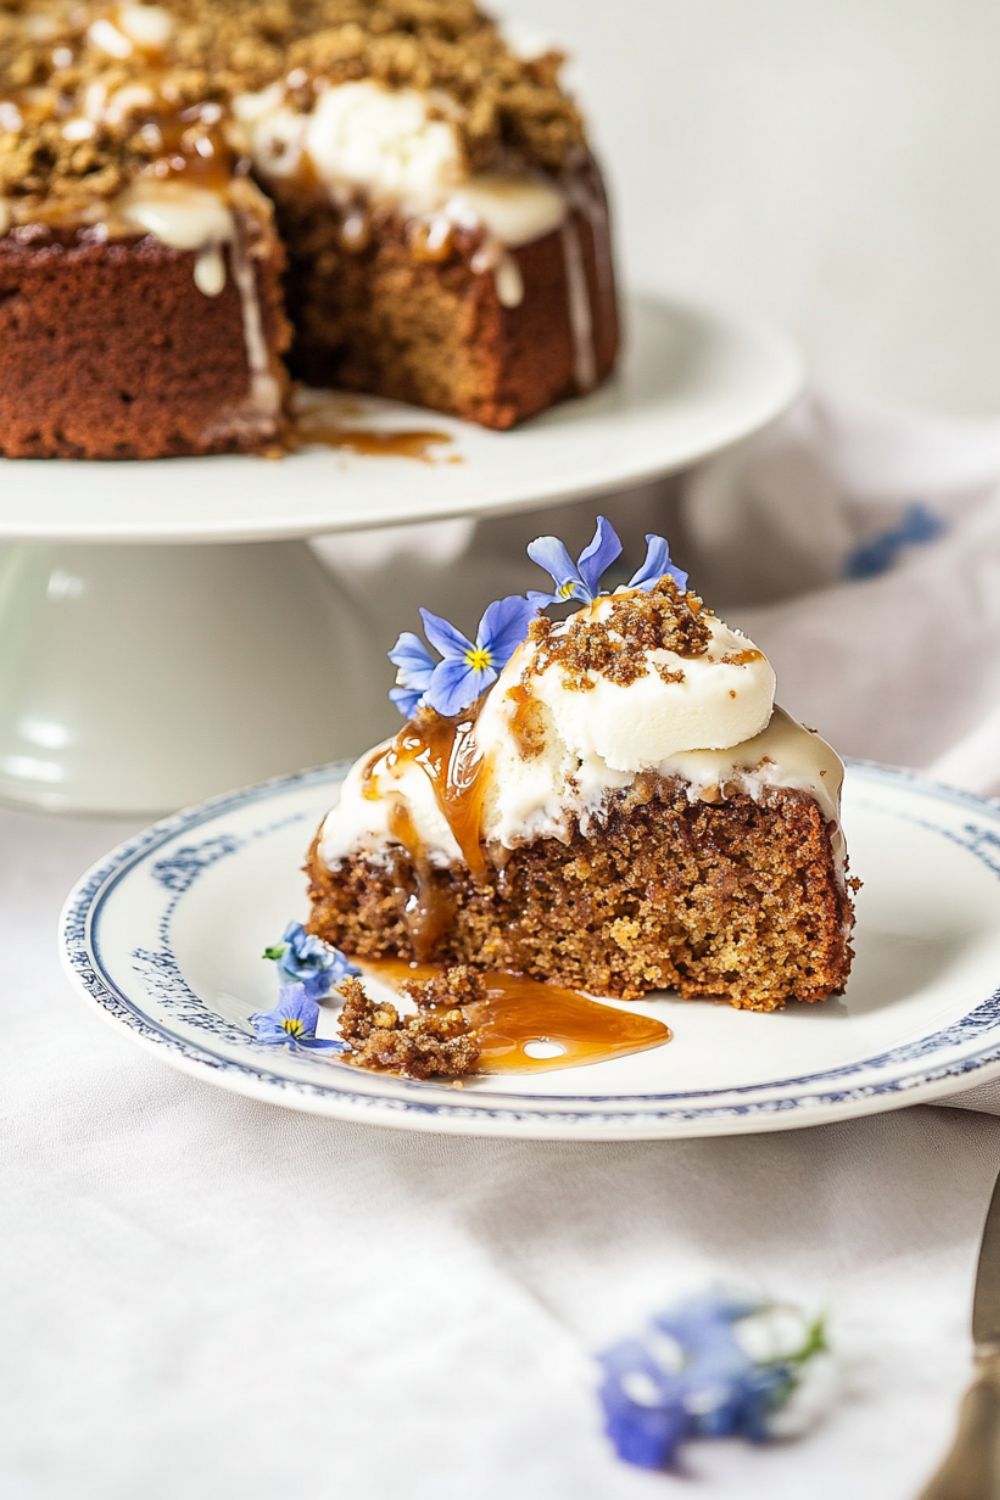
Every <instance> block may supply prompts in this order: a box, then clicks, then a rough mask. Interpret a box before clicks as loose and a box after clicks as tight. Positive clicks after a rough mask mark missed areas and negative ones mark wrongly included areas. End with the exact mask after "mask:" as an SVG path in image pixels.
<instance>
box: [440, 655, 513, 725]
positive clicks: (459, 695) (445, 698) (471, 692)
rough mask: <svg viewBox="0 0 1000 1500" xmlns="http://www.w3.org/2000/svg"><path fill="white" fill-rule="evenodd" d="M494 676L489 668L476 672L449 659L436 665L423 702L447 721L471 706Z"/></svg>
mask: <svg viewBox="0 0 1000 1500" xmlns="http://www.w3.org/2000/svg"><path fill="white" fill-rule="evenodd" d="M496 678H497V674H496V672H495V671H493V669H492V667H491V668H488V669H487V670H486V671H485V672H477V671H476V670H475V668H474V667H470V666H469V664H468V662H467V661H465V660H464V659H463V660H457V659H456V658H454V657H452V658H451V660H449V661H442V662H439V663H438V665H437V666H436V667H435V668H434V676H433V677H432V678H431V685H430V687H429V688H428V690H427V701H428V703H429V704H430V705H431V707H432V708H433V709H436V710H437V712H438V713H439V714H442V715H443V716H444V718H446V719H451V718H453V717H454V716H455V714H460V713H461V712H462V710H463V709H466V708H469V707H470V705H471V704H473V703H475V701H476V699H477V698H478V697H479V695H480V693H482V692H484V691H485V689H486V688H488V687H489V685H490V683H491V682H495V681H496Z"/></svg>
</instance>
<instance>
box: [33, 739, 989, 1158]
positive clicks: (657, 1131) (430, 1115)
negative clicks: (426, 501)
mask: <svg viewBox="0 0 1000 1500" xmlns="http://www.w3.org/2000/svg"><path fill="white" fill-rule="evenodd" d="M349 766H350V762H347V761H341V762H334V763H331V764H327V765H322V766H316V767H311V768H308V769H305V770H301V771H296V772H293V773H290V774H286V775H280V776H276V777H272V778H270V779H269V780H267V781H264V782H259V783H256V784H254V785H251V786H248V787H243V788H239V789H237V790H234V791H230V792H224V793H221V794H219V795H217V796H215V797H212V798H210V799H208V800H207V801H205V802H203V803H200V804H198V805H196V806H193V807H189V808H185V809H182V810H181V811H179V812H177V813H175V814H172V815H170V816H168V817H166V818H163V819H160V820H159V821H158V822H156V823H154V824H152V825H151V826H150V827H148V828H146V829H144V830H142V831H141V832H140V833H138V834H136V835H134V836H132V837H131V838H129V839H126V840H125V841H124V842H123V843H122V844H120V845H119V846H118V847H117V848H116V849H114V850H112V851H111V852H110V853H109V854H108V855H107V856H105V857H104V858H103V859H101V860H99V861H98V862H97V863H96V864H94V865H93V866H92V867H91V868H90V869H89V870H88V871H87V872H86V873H85V874H84V875H83V876H82V877H81V878H80V880H79V881H78V882H77V883H76V885H75V886H74V888H73V890H72V891H71V892H70V894H69V896H68V898H67V901H66V903H65V906H64V909H63V912H62V916H61V918H60V944H61V950H62V957H63V962H64V966H65V968H66V971H67V973H68V975H69V977H70V978H71V980H72V982H73V984H74V986H75V987H76V988H77V990H78V991H79V992H80V993H81V994H82V995H83V996H84V998H85V999H87V1000H88V1001H89V1002H90V1003H92V1004H93V1005H94V1006H96V1008H97V1009H98V1010H99V1012H100V1013H101V1014H102V1015H103V1016H104V1018H105V1019H106V1020H108V1021H109V1022H110V1023H111V1024H113V1025H115V1026H118V1027H120V1026H124V1027H125V1028H126V1029H127V1030H128V1031H129V1032H130V1034H131V1035H132V1036H133V1038H134V1039H135V1040H136V1041H137V1042H139V1043H140V1044H142V1045H144V1046H146V1047H148V1048H151V1049H153V1050H155V1051H156V1052H157V1053H158V1054H159V1055H160V1056H161V1058H162V1060H164V1061H168V1062H170V1063H171V1064H172V1065H173V1066H175V1067H177V1068H179V1069H180V1070H181V1071H183V1072H186V1073H188V1074H191V1075H194V1076H197V1077H200V1078H202V1079H207V1080H208V1081H211V1082H214V1083H216V1084H218V1085H220V1086H222V1087H226V1088H228V1089H231V1090H233V1091H236V1092H239V1093H243V1094H246V1095H250V1096H252V1097H257V1098H261V1099H266V1100H268V1101H270V1102H275V1103H279V1104H282V1105H284V1106H285V1107H289V1108H293V1109H300V1110H305V1111H308V1112H312V1113H317V1114H325V1115H330V1116H334V1117H346V1118H353V1119H356V1120H364V1121H366V1122H368V1123H378V1124H382V1125H390V1126H396V1127H398V1128H416V1129H421V1130H430V1131H439V1132H447V1133H475V1134H494V1135H521V1136H528V1137H531V1136H537V1137H542V1138H545V1137H548V1138H557V1139H574V1138H576V1139H594V1140H599V1139H615V1138H626V1139H643V1138H655V1137H662V1136H693V1135H708V1134H731V1133H744V1132H755V1131H767V1130H777V1129H789V1128H803V1127H807V1126H812V1125H816V1124H822V1123H826V1122H833V1121H835V1120H838V1119H843V1118H849V1117H852V1116H857V1115H863V1114H870V1113H876V1112H881V1111H884V1110H890V1109H894V1108H901V1107H904V1106H905V1105H907V1104H910V1103H917V1102H924V1101H928V1100H933V1099H935V1098H941V1097H944V1096H947V1095H949V1094H953V1093H955V1092H958V1091H961V1090H963V1089H967V1088H971V1087H974V1086H977V1085H979V1084H981V1083H987V1082H991V1081H993V1079H994V1078H1000V988H998V989H996V990H994V991H993V993H992V994H990V995H989V996H987V997H986V998H985V999H982V998H981V999H980V1001H979V1003H978V1004H976V1005H974V1006H973V1008H972V1009H970V1011H969V1012H968V1013H967V1014H966V1015H965V1016H963V1017H962V1018H960V1020H959V1021H958V1022H956V1023H955V1024H953V1025H952V1026H950V1027H948V1028H946V1029H945V1030H944V1031H943V1032H941V1033H940V1034H937V1035H932V1036H930V1037H926V1038H923V1039H922V1040H921V1042H920V1043H919V1045H917V1046H912V1045H911V1046H910V1047H909V1048H901V1049H893V1051H892V1052H891V1053H889V1054H886V1055H885V1056H884V1057H882V1058H874V1059H865V1060H864V1061H863V1062H862V1063H859V1064H852V1065H849V1066H846V1067H840V1068H832V1069H829V1070H824V1071H822V1072H816V1073H811V1074H809V1075H806V1076H802V1077H798V1078H789V1079H780V1080H774V1081H769V1082H768V1083H764V1084H752V1085H748V1086H747V1087H745V1088H739V1087H736V1088H733V1087H730V1088H725V1089H721V1090H718V1091H716V1092H718V1094H719V1095H720V1096H724V1097H725V1098H726V1100H727V1102H726V1103H714V1104H713V1103H712V1102H710V1101H711V1094H712V1092H713V1091H706V1090H704V1089H701V1090H697V1091H693V1092H688V1093H684V1092H678V1091H674V1092H672V1093H669V1094H649V1093H642V1094H628V1095H626V1094H613V1093H609V1094H597V1095H595V1094H588V1095H552V1096H548V1095H543V1094H537V1093H530V1094H519V1093H510V1094H499V1093H493V1092H491V1093H489V1094H480V1095H476V1094H474V1093H469V1094H466V1095H465V1096H464V1097H463V1096H459V1095H458V1094H457V1092H456V1091H453V1090H450V1089H447V1088H443V1087H442V1086H439V1085H427V1084H419V1083H414V1082H410V1081H407V1080H395V1079H394V1080H392V1082H393V1085H394V1086H396V1093H395V1094H394V1095H393V1096H389V1095H385V1094H372V1093H368V1092H362V1091H359V1090H358V1089H357V1088H352V1087H351V1086H350V1084H351V1082H352V1076H351V1074H350V1073H348V1072H347V1070H346V1069H343V1068H340V1069H338V1070H337V1075H338V1076H336V1077H331V1076H326V1077H323V1078H322V1080H321V1081H320V1080H319V1079H317V1081H315V1082H314V1081H312V1080H306V1079H303V1078H301V1077H289V1076H288V1075H287V1074H286V1073H282V1072H281V1071H280V1069H278V1068H276V1067H274V1066H270V1065H269V1063H270V1062H271V1061H272V1059H267V1058H266V1057H261V1058H260V1059H259V1060H257V1059H255V1060H254V1061H253V1062H248V1061H247V1060H245V1059H243V1058H240V1059H237V1058H234V1057H233V1056H231V1055H226V1054H224V1053H221V1052H219V1051H218V1050H217V1049H214V1048H212V1047H211V1046H209V1045H208V1044H207V1043H205V1042H203V1041H202V1040H201V1039H200V1038H199V1039H197V1040H196V1039H194V1038H192V1037H191V1036H190V1034H181V1033H178V1032H176V1031H175V1030H173V1029H172V1028H171V1027H169V1026H167V1025H164V1024H163V1022H162V1021H160V1020H158V1019H156V1018H154V1017H152V1016H150V1014H149V1013H148V1010H147V1009H146V1008H145V1007H144V1005H143V1002H142V1000H141V998H140V999H136V998H135V996H133V995H130V994H129V993H127V992H126V991H125V989H123V987H122V986H121V985H120V984H119V983H117V982H116V981H115V979H114V978H113V977H112V975H111V974H110V973H108V971H107V969H106V968H105V966H104V964H103V963H102V960H101V956H100V941H99V939H100V913H101V909H102V905H103V902H104V899H105V898H106V896H107V895H108V893H109V892H110V890H111V889H113V887H114V886H115V885H116V884H117V883H118V882H119V881H121V880H123V879H125V878H126V877H127V876H128V875H129V873H130V872H132V871H134V870H135V869H137V868H139V867H142V866H143V865H145V864H147V863H148V861H149V860H150V859H151V857H152V856H153V855H155V853H156V852H157V850H158V849H161V848H162V847H163V846H164V845H165V844H167V843H169V842H170V841H171V840H174V839H176V838H177V836H178V835H182V834H188V833H192V832H194V831H195V830H197V829H200V828H203V827H205V826H206V825H208V824H211V823H212V822H213V821H214V820H217V819H219V818H220V817H222V816H224V815H225V814H227V813H232V812H234V811H236V810H239V809H242V808H246V807H249V806H252V805H253V804H259V803H267V802H269V801H270V800H271V799H273V798H277V797H280V796H282V795H284V794H285V793H288V792H293V791H296V790H301V789H312V788H314V787H320V786H324V787H326V786H329V787H330V788H331V789H335V788H336V786H337V785H338V784H339V783H340V781H342V779H343V777H344V775H345V774H346V772H347V770H348V769H349ZM848 766H849V774H850V776H851V777H852V779H853V781H854V782H857V781H858V780H859V779H860V780H861V781H864V782H866V783H868V784H869V785H870V786H872V787H876V788H877V787H878V786H879V785H880V784H881V785H883V786H885V785H889V786H892V787H897V788H899V787H901V788H904V789H906V790H909V791H912V792H914V793H916V794H917V795H918V796H921V797H924V798H929V799H930V800H931V801H932V802H943V803H947V804H950V805H952V806H956V807H959V808H961V809H963V810H965V811H968V812H971V813H975V814H978V815H979V816H980V817H985V818H986V819H987V820H988V822H989V823H990V824H992V825H993V828H992V829H991V830H988V831H986V830H975V829H973V830H972V831H973V832H974V833H976V834H977V835H978V836H979V837H980V838H983V837H985V838H988V839H989V840H991V847H990V849H989V850H987V852H986V855H985V856H984V854H983V852H982V850H981V849H976V848H974V847H972V845H970V844H966V845H965V847H967V848H968V849H969V851H970V852H972V853H976V854H977V855H978V857H979V858H980V859H981V860H983V861H984V862H985V863H987V864H988V866H989V868H990V870H991V871H992V873H993V875H994V876H995V877H996V879H997V881H998V882H1000V799H995V798H991V797H985V796H980V795H977V794H976V793H973V792H969V791H965V790H963V789H961V788H958V787H954V786H949V785H947V784H945V783H942V782H938V781H935V780H933V779H931V778H929V777H927V776H925V775H923V774H921V773H919V772H916V771H911V770H908V769H905V768H900V767H893V766H887V765H882V764H879V763H878V762H874V761H866V760H857V759H855V760H851V761H849V762H848ZM912 821H917V822H919V821H920V820H919V819H914V820H912ZM925 826H928V827H930V826H933V825H930V824H927V825H925ZM936 831H938V832H944V830H942V829H937V830H936ZM947 836H948V837H952V835H947ZM956 841H957V842H962V840H956ZM966 1034H967V1035H972V1034H975V1035H976V1036H977V1037H981V1039H982V1043H983V1044H982V1045H981V1046H977V1047H976V1048H975V1049H974V1051H972V1052H970V1053H966V1054H965V1055H963V1056H962V1057H960V1058H958V1059H953V1060H951V1061H944V1062H942V1061H940V1060H939V1061H938V1062H937V1063H936V1064H934V1063H933V1059H934V1056H935V1053H937V1054H940V1051H941V1048H942V1047H943V1046H945V1045H946V1044H950V1043H951V1042H953V1041H955V1040H956V1039H961V1038H962V1037H963V1035H966ZM246 1040H247V1042H248V1043H249V1042H250V1041H251V1040H252V1039H251V1037H250V1035H249V1033H247V1035H246ZM907 1051H909V1053H910V1054H911V1056H912V1060H913V1061H915V1062H918V1063H919V1065H918V1066H917V1067H916V1068H915V1069H914V1070H912V1071H910V1072H906V1073H905V1074H903V1075H900V1076H894V1077H885V1078H877V1079H874V1080H871V1081H867V1082H863V1083H858V1082H855V1083H854V1084H852V1083H851V1081H850V1080H851V1075H852V1074H853V1075H855V1076H857V1075H859V1074H863V1073H864V1072H865V1069H866V1068H869V1067H870V1066H875V1067H877V1066H879V1065H881V1064H883V1063H885V1062H888V1061H892V1062H898V1061H899V1060H900V1059H901V1058H902V1057H903V1056H904V1054H905V1053H906V1052H907ZM345 1073H347V1076H346V1077H344V1076H343V1075H344V1074H345ZM355 1076H356V1075H355ZM825 1082H829V1083H830V1084H833V1085H835V1086H834V1087H831V1088H829V1089H827V1090H826V1091H824V1092H814V1091H812V1088H811V1086H812V1085H815V1084H823V1083H825ZM806 1089H808V1090H809V1091H808V1092H803V1090H806ZM775 1090H788V1092H787V1093H785V1094H784V1095H783V1096H780V1097H761V1098H754V1097H752V1096H753V1095H755V1094H758V1095H764V1094H767V1095H769V1096H770V1095H772V1094H774V1092H775ZM429 1091H433V1092H434V1093H435V1095H436V1096H438V1097H435V1098H434V1099H430V1098H428V1097H427V1094H428V1092H429ZM796 1091H797V1092H796ZM441 1094H446V1095H447V1096H448V1097H446V1098H444V1099H442V1098H441V1097H439V1096H440V1095H441ZM740 1096H742V1097H740ZM459 1098H461V1102H458V1101H459ZM698 1100H701V1101H704V1102H702V1103H697V1102H696V1101H698ZM553 1106H558V1107H555V1108H553ZM616 1106H617V1107H616Z"/></svg>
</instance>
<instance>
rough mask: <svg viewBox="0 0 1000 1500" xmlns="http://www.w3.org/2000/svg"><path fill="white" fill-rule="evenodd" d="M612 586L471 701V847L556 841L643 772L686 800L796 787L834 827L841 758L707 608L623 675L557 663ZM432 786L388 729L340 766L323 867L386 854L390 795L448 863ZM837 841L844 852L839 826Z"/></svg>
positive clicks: (527, 645) (454, 850)
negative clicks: (689, 645) (474, 769)
mask: <svg viewBox="0 0 1000 1500" xmlns="http://www.w3.org/2000/svg"><path fill="white" fill-rule="evenodd" d="M623 597H624V596H623V594H622V593H619V594H618V595H615V596H611V597H605V598H602V599H600V600H598V601H597V602H596V603H595V604H593V605H589V606H586V608H585V609H584V610H581V611H579V612H578V614H576V615H574V616H571V617H570V619H569V620H568V621H566V622H564V623H563V625H561V626H556V627H554V629H553V630H552V632H551V633H550V634H549V636H548V637H547V638H541V639H536V638H535V637H532V638H529V639H528V640H527V641H525V642H524V643H523V644H522V645H521V646H519V647H518V649H517V650H516V651H515V653H514V655H513V656H512V657H511V659H510V661H509V662H508V664H507V666H506V667H505V668H504V670H503V672H502V673H501V674H500V677H499V678H498V680H497V682H496V683H495V684H494V686H493V687H492V689H491V690H490V692H489V693H488V695H487V696H486V698H485V700H484V701H483V702H482V705H481V707H480V711H479V714H478V718H476V719H475V723H474V725H473V727H472V728H471V729H470V730H469V736H470V738H471V739H472V740H473V741H474V744H473V745H472V746H471V747H470V745H469V744H468V743H466V745H465V746H464V747H463V757H462V758H463V762H464V765H465V766H466V768H467V767H468V765H469V764H470V761H471V760H472V759H473V758H474V757H475V756H478V758H479V762H478V763H479V771H478V774H477V776H476V778H475V789H474V790H475V796H476V797H477V799H478V818H479V834H480V838H481V841H482V843H483V844H484V845H485V846H486V847H487V848H490V847H492V848H493V849H494V850H496V849H501V850H502V849H515V848H517V847H518V846H519V845H521V844H524V843H529V842H532V841H533V840H535V839H539V838H556V839H560V840H563V841H566V840H568V839H569V838H570V837H572V834H573V832H574V829H575V828H576V827H577V826H579V827H580V829H581V830H582V831H583V832H584V833H585V834H586V833H588V832H589V831H591V829H592V827H593V826H594V825H595V824H598V825H599V824H600V822H601V821H602V819H603V817H604V816H606V813H607V810H608V806H609V801H610V799H611V798H613V797H614V795H615V794H616V793H621V792H622V791H624V790H625V789H626V788H628V787H629V786H630V785H631V784H632V783H633V782H634V781H635V779H636V777H637V776H639V775H642V774H649V773H653V774H655V775H659V776H662V777H664V778H669V777H677V778H680V779H681V780H682V781H683V782H684V783H686V785H687V795H688V797H689V798H690V800H691V801H697V800H699V799H703V800H707V801H717V800H721V798H722V797H723V796H724V795H726V789H727V788H730V787H736V788H737V789H738V790H740V791H742V792H745V793H747V794H748V795H750V796H752V797H754V798H755V799H757V800H759V799H760V798H761V796H762V795H763V794H764V792H765V789H766V788H769V787H787V788H791V789H794V790H798V791H803V792H806V793H807V794H809V795H810V796H812V797H814V798H815V799H816V801H817V802H818V804H819V806H820V808H821V810H822V812H823V814H824V816H825V817H826V818H827V819H828V820H830V821H831V822H832V823H834V824H835V825H839V798H840V788H841V783H842V778H843V766H842V764H841V762H840V760H839V758H838V757H837V755H836V754H835V752H834V751H833V750H832V749H831V748H830V746H829V745H827V744H826V743H825V742H824V741H823V740H821V739H820V738H819V736H818V735H816V734H814V733H813V732H812V731H811V730H808V729H805V728H804V727H803V726H801V725H799V724H797V723H796V722H795V721H794V720H793V719H791V718H790V717H789V716H788V715H787V714H785V713H784V712H783V711H782V710H781V709H775V707H774V690H775V677H774V671H773V669H772V667H771V665H770V663H769V662H768V661H767V659H766V657H765V656H764V655H763V653H762V652H761V651H759V650H758V649H757V647H756V646H754V644H753V642H752V641H750V640H749V639H748V638H747V637H746V636H744V635H742V634H741V633H740V632H739V631H737V630H733V629H731V628H730V627H729V626H728V625H726V624H724V623H723V622H722V621H721V620H719V619H718V618H716V617H715V616H714V615H710V614H708V613H707V612H706V613H705V615H704V616H703V619H702V622H701V623H702V625H703V627H704V631H705V633H706V635H707V641H706V640H703V641H702V643H701V649H700V650H699V651H698V654H695V655H691V654H680V653H679V652H677V651H675V650H672V649H666V648H655V649H649V650H646V651H643V652H641V653H638V656H639V658H640V660H638V662H637V663H634V664H633V665H634V668H635V670H634V671H633V672H632V673H629V674H625V676H626V677H629V678H630V680H616V679H615V676H614V675H611V674H608V673H602V672H600V671H586V672H582V673H581V672H580V671H578V670H577V671H574V670H570V669H569V668H568V667H567V663H566V660H565V658H564V657H562V656H561V655H560V652H559V649H558V647H559V645H560V643H561V642H562V641H563V640H564V639H565V637H566V634H567V632H569V631H570V630H572V629H576V630H579V629H580V628H581V627H582V628H584V629H586V628H587V626H588V625H589V624H593V623H600V622H604V624H605V625H606V624H607V621H608V617H609V615H610V612H611V610H612V606H613V604H614V602H615V600H621V599H622V598H623ZM553 647H555V648H556V649H553ZM643 667H644V670H642V668H643ZM584 677H585V678H586V685H583V683H582V681H581V679H582V678H584ZM440 793H441V787H440V785H439V784H436V783H435V780H434V778H433V777H432V776H430V775H428V773H427V771H426V770H425V769H424V766H423V765H422V764H421V762H420V757H419V756H412V755H405V754H404V755H401V754H399V753H398V747H397V743H396V741H387V742H386V744H385V745H383V746H380V747H378V748H377V749H376V750H375V751H373V752H370V753H369V754H368V755H366V756H364V757H362V759H361V760H360V761H359V762H358V763H357V764H356V765H355V766H354V767H353V768H352V770H351V772H350V774H349V775H348V777H347V780H346V781H345V783H344V787H343V790H342V793H341V799H340V802H339V803H338V805H337V806H336V807H335V808H334V809H333V810H332V811H331V812H330V814H329V815H328V817H327V819H326V821H325V823H324V825H323V829H322V833H321V838H320V853H321V857H322V858H323V859H324V860H325V862H326V863H327V864H328V865H331V866H333V865H336V864H337V863H338V862H339V861H340V860H342V859H344V858H346V857H348V856H350V855H352V854H356V853H359V852H362V853H365V854H366V855H368V856H369V857H372V858H376V859H377V858H380V857H387V855H388V851H389V849H390V848H391V846H392V845H393V844H394V843H395V842H397V839H396V835H395V833H394V829H395V828H397V827H398V826H399V825H398V821H397V818H396V810H397V809H398V807H399V806H400V804H401V803H402V804H403V805H405V810H406V814H407V817H406V820H405V825H406V828H407V829H408V831H409V837H410V839H411V840H412V839H413V838H414V837H415V838H416V839H417V840H418V841H419V845H420V851H421V853H422V855H423V857H424V858H425V859H426V860H427V861H428V862H429V863H430V864H431V865H433V866H438V867H442V866H446V865H451V864H456V863H461V862H462V861H463V858H464V856H463V852H462V849H461V848H460V844H459V840H458V839H457V838H456V835H455V827H454V818H453V816H451V817H450V816H449V815H448V812H447V811H446V807H447V798H445V799H444V805H443V802H442V797H441V795H440ZM834 850H835V853H838V854H839V855H842V850H843V845H842V841H841V840H840V838H839V826H838V832H837V835H836V836H835V839H834ZM411 852H412V850H411Z"/></svg>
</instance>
